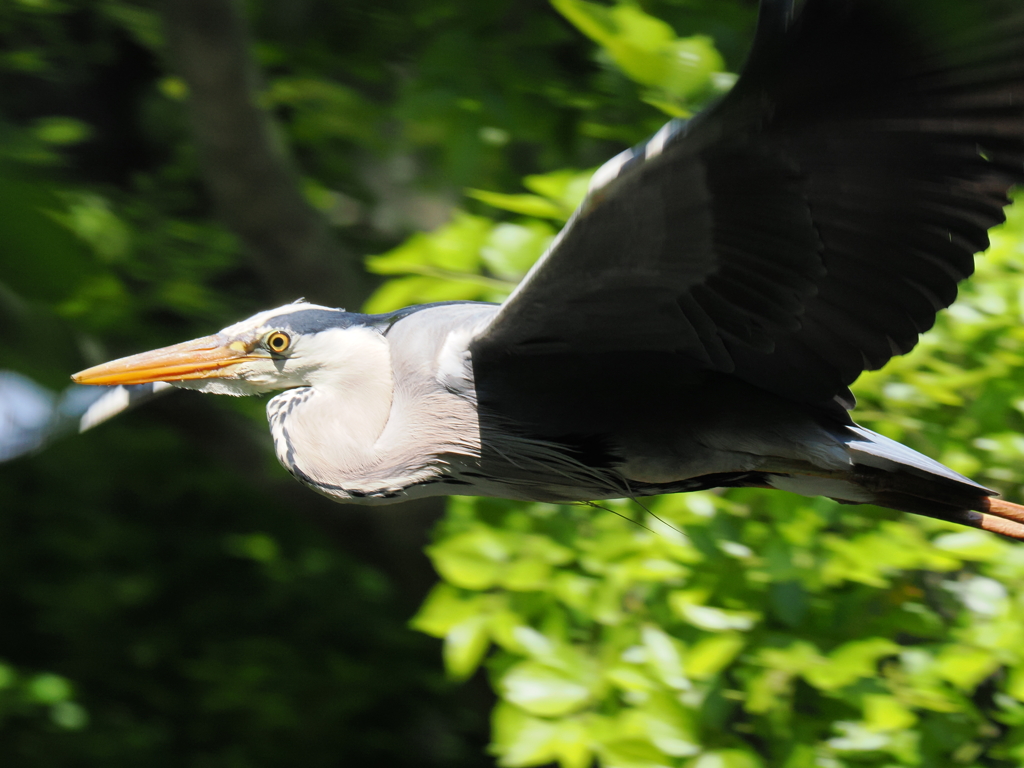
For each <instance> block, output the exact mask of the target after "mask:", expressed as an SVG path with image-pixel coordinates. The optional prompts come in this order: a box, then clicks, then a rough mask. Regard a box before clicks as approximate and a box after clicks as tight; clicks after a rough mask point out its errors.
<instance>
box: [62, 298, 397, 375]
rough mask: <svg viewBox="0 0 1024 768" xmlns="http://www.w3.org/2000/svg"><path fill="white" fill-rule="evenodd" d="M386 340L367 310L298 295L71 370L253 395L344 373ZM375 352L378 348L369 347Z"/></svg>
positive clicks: (381, 348)
mask: <svg viewBox="0 0 1024 768" xmlns="http://www.w3.org/2000/svg"><path fill="white" fill-rule="evenodd" d="M386 349H387V342H386V341H385V339H384V336H383V334H382V333H381V331H380V329H378V328H377V327H376V326H375V325H374V324H373V323H372V322H371V318H369V317H368V316H366V315H360V314H355V313H351V312H345V311H344V310H340V309H331V308H328V307H321V306H318V305H316V304H307V303H305V302H296V303H294V304H288V305H286V306H284V307H278V308H277V309H271V310H268V311H266V312H260V313H259V314H256V315H253V316H252V317H250V318H249V319H247V320H243V321H241V322H240V323H235V324H234V325H231V326H228V327H227V328H225V329H224V330H222V331H220V332H219V333H215V334H213V335H212V336H204V337H203V338H200V339H194V340H192V341H186V342H183V343H181V344H175V345H173V346H170V347H163V348H162V349H156V350H153V351H151V352H143V353H141V354H138V355H132V356H131V357H124V358H121V359H120V360H114V361H111V362H109V363H103V364H102V365H97V366H95V367H93V368H89V369H87V370H84V371H81V372H79V373H76V374H75V375H74V376H72V377H71V379H72V380H73V381H75V382H76V383H78V384H98V385H117V384H147V383H150V382H155V381H165V382H169V383H171V384H174V385H175V386H177V387H183V388H185V389H196V390H199V391H201V392H210V393H214V394H222V395H258V394H262V393H266V392H273V391H275V390H279V389H288V388H291V387H303V386H311V385H315V384H316V383H317V382H318V381H319V380H321V379H323V378H326V377H330V378H331V379H332V380H338V379H344V378H345V377H346V375H350V374H352V373H353V372H358V371H359V370H360V369H362V368H364V367H365V365H366V363H367V360H368V359H379V355H380V353H381V352H384V353H385V354H386ZM373 353H377V354H373Z"/></svg>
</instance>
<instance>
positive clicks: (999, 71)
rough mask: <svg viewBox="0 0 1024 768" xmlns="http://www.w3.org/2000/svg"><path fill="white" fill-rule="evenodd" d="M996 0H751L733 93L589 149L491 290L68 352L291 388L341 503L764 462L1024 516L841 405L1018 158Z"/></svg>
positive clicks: (279, 423)
mask: <svg viewBox="0 0 1024 768" xmlns="http://www.w3.org/2000/svg"><path fill="white" fill-rule="evenodd" d="M935 8H939V9H940V10H942V14H936V13H933V11H934V10H935ZM1007 8H1008V6H1006V5H1003V4H1002V3H1000V2H998V0H982V1H981V2H977V3H966V2H963V1H962V0H934V1H933V2H932V3H921V2H918V0H807V2H805V3H804V4H803V5H801V6H800V7H799V8H796V7H794V5H793V4H792V3H791V2H785V1H784V0H763V2H762V8H761V19H760V22H759V28H758V33H757V37H756V39H755V43H754V47H753V50H752V53H751V55H750V58H749V60H748V63H747V66H746V67H745V70H744V72H743V74H742V76H741V77H740V79H739V81H738V82H737V84H736V86H735V87H734V89H733V90H732V91H731V92H730V93H729V94H728V95H727V96H726V97H725V98H724V99H722V100H721V101H720V102H719V103H718V104H716V105H714V106H713V107H712V108H710V109H708V110H706V111H705V112H703V113H701V114H699V115H697V116H696V117H694V118H693V119H692V120H690V121H688V122H687V121H680V120H673V121H671V122H670V123H669V124H667V125H666V126H665V127H664V128H663V129H662V130H661V131H659V132H658V133H657V134H656V135H655V136H654V137H652V139H651V140H649V141H648V142H646V143H645V144H643V145H641V146H639V147H636V148H634V149H632V150H627V151H626V152H624V153H622V154H620V155H619V156H617V157H616V158H613V159H612V160H611V161H609V163H607V164H606V165H605V166H604V167H602V168H601V169H599V170H598V172H597V173H596V174H595V177H594V180H593V181H592V184H591V191H590V194H589V195H588V197H587V199H586V200H585V201H584V202H583V204H582V205H581V206H580V208H579V210H578V211H577V212H576V213H575V214H574V215H573V217H572V219H571V220H570V221H569V223H568V224H567V225H566V227H565V228H564V229H563V231H562V232H561V233H560V234H559V235H558V237H557V238H556V239H555V242H554V243H553V244H552V246H551V248H550V249H549V251H548V252H547V253H546V254H545V255H544V256H543V257H542V258H541V259H540V260H539V261H538V262H537V264H536V265H535V266H534V267H533V269H531V271H530V272H529V273H528V274H527V276H526V277H525V278H524V279H523V281H522V283H521V284H520V285H519V287H518V288H517V289H516V290H515V292H513V294H512V296H510V298H509V299H508V300H507V301H505V302H504V303H503V304H502V305H500V306H498V305H491V304H482V303H473V302H454V303H444V304H437V305H426V306H421V307H411V308H408V309H405V310H400V311H399V312H396V313H392V314H389V315H360V314H357V313H349V312H344V311H342V310H336V309H330V308H327V307H321V306H317V305H312V304H307V303H304V302H299V303H296V304H292V305H287V306H285V307H280V308H278V309H275V310H270V311H267V312H263V313H260V314H258V315H256V316H254V317H252V318H250V319H249V320H246V321H243V322H241V323H238V324H236V325H234V326H231V327H229V328H226V329H224V330H223V331H221V332H220V333H219V334H216V335H215V336H211V337H207V338H205V339H199V340H196V341H194V342H187V343H185V344H183V345H176V346H174V347H168V348H166V349H163V350H157V351H156V352H151V353H144V354H142V355H137V356H134V357H130V358H126V359H124V360H120V361H115V362H113V363H107V364H105V365H101V366H97V367H96V368H92V369H90V370H88V371H84V372H82V373H81V374H77V376H76V377H75V378H76V380H78V381H80V382H83V383H92V384H108V385H139V384H152V383H153V382H171V383H173V384H175V385H176V386H183V387H187V388H193V389H199V390H202V391H207V392H215V393H221V394H234V395H247V394H262V393H266V392H271V391H275V390H280V389H284V390H285V391H284V392H283V393H282V394H280V395H277V396H276V397H274V398H273V399H272V400H271V401H270V402H269V404H268V409H267V410H268V417H269V421H270V426H271V432H272V434H273V437H274V444H275V448H276V451H277V455H278V457H279V459H280V460H281V463H282V464H283V465H284V466H285V467H286V468H287V469H288V470H289V472H291V473H292V474H293V475H294V476H295V477H296V478H298V479H299V480H300V481H301V482H303V483H305V484H306V485H308V486H310V487H311V488H313V489H315V490H317V491H319V492H320V493H323V494H326V495H328V496H331V497H333V498H336V499H338V500H342V501H357V502H363V503H380V502H387V501H399V500H402V499H406V498H412V497H416V496H423V495H438V494H471V495H490V496H501V497H507V498H515V499H527V500H539V501H556V502H561V501H588V500H596V499H605V498H613V497H640V496H646V495H651V494H656V493H673V492H682V491H692V490H698V489H705V488H712V487H720V486H764V487H774V488H781V489H785V490H793V491H796V492H800V493H805V494H810V495H814V494H822V495H826V496H829V497H831V498H834V499H837V500H839V501H842V502H847V503H867V502H871V503H878V504H882V505H885V506H889V507H892V508H894V509H901V510H905V511H910V512H916V513H919V514H925V515H931V516H933V517H939V518H942V519H946V520H953V521H956V522H960V523H964V524H967V525H973V526H975V527H982V528H987V529H990V530H998V531H1000V532H1002V533H1007V534H1009V535H1013V536H1017V537H1020V538H1024V508H1018V507H1016V506H1015V505H1012V504H1009V503H1007V502H1000V501H997V500H992V499H991V498H990V497H991V496H992V495H993V494H992V492H991V491H989V490H987V489H986V488H984V487H982V486H980V485H978V484H976V483H974V482H973V481H971V480H969V479H967V478H965V477H962V476H960V475H958V474H956V473H955V472H953V471H952V470H950V469H948V468H946V467H944V466H942V465H941V464H939V463H937V462H935V461H932V460H931V459H928V458H927V457H925V456H923V455H921V454H919V453H917V452H915V451H912V450H911V449H909V448H907V447H906V446H902V445H900V444H898V443H895V442H893V441H891V440H888V439H886V438H884V437H882V436H880V435H877V434H875V433H873V432H870V431H869V430H866V429H863V428H861V427H859V426H857V425H856V424H855V423H854V422H853V421H852V420H851V419H850V417H849V415H848V410H849V409H850V408H852V406H853V397H852V395H851V394H850V393H849V390H848V386H849V384H851V383H852V382H853V381H854V379H855V378H856V377H857V376H858V375H859V374H860V372H861V371H863V370H865V369H873V368H878V367H881V366H882V365H883V364H884V363H885V362H886V361H887V360H888V359H890V358H891V357H892V356H893V355H897V354H902V353H904V352H906V351H908V350H909V349H911V348H912V347H913V346H914V344H915V343H916V342H917V339H918V336H919V334H920V333H922V332H924V331H925V330H927V329H928V328H929V327H930V326H931V325H932V323H933V322H934V318H935V314H936V312H937V311H939V310H940V309H942V308H944V307H946V306H948V305H949V304H950V303H951V302H952V301H953V299H954V298H955V296H956V288H957V283H958V281H960V280H962V279H963V278H965V277H967V276H968V275H969V274H970V273H971V271H972V270H973V258H972V257H973V254H974V253H975V252H977V251H980V250H984V248H986V247H987V245H988V238H987V230H988V229H989V228H990V227H991V226H993V225H995V224H997V223H999V222H1001V221H1002V220H1003V213H1002V208H1003V206H1004V205H1006V204H1007V203H1008V202H1009V199H1008V197H1007V195H1008V192H1009V190H1010V189H1011V188H1012V187H1013V186H1014V185H1015V184H1017V183H1019V182H1021V181H1024V14H1021V13H1020V12H1013V11H1012V9H1011V11H1007V10H1006V9H1007ZM990 513H991V514H990ZM992 515H996V517H993V516H992Z"/></svg>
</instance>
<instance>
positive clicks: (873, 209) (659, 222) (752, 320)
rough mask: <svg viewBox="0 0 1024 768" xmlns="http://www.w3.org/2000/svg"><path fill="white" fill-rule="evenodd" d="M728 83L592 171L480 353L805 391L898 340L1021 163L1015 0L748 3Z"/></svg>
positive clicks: (946, 293) (905, 345) (839, 378)
mask: <svg viewBox="0 0 1024 768" xmlns="http://www.w3.org/2000/svg"><path fill="white" fill-rule="evenodd" d="M761 5H762V7H761V18H760V21H759V25H758V33H757V36H756V39H755V43H754V48H753V50H752V52H751V55H750V57H749V59H748V62H747V65H746V67H745V68H744V72H743V75H742V76H741V78H740V79H739V81H738V82H737V84H736V86H735V88H734V89H733V90H732V92H731V93H730V94H729V95H728V96H727V97H725V98H724V99H723V100H722V101H721V102H719V103H718V104H717V105H716V106H714V107H713V108H711V109H710V110H708V111H706V112H704V113H701V114H700V115H698V116H696V117H695V118H694V119H692V120H691V121H689V122H688V123H683V122H680V121H673V122H672V123H669V124H668V125H667V126H665V128H663V129H662V131H659V133H658V134H656V135H655V137H654V138H652V140H651V141H649V142H648V143H647V144H645V145H642V146H640V147H638V148H636V149H634V150H630V151H628V152H625V153H623V154H622V155H620V156H619V157H617V158H615V159H614V160H612V161H611V162H610V163H608V164H607V165H606V166H604V167H603V168H602V169H600V170H599V171H598V173H597V175H596V176H595V183H594V184H592V191H591V194H590V195H589V197H588V198H587V199H586V200H585V201H584V203H583V205H582V206H581V207H580V209H579V210H578V211H577V212H576V214H575V215H574V217H573V219H572V220H571V221H570V222H569V224H567V225H566V227H565V229H564V230H563V231H562V233H561V234H560V235H559V238H558V239H557V240H556V242H555V244H554V245H553V246H552V248H551V249H550V250H549V252H548V253H547V254H546V255H545V256H544V257H543V258H542V259H541V261H539V262H538V263H537V265H536V266H535V267H534V269H533V270H532V271H531V272H530V274H529V275H527V277H526V278H525V279H524V280H523V282H522V284H521V285H520V286H519V287H518V288H517V289H516V291H515V292H514V293H513V294H512V296H511V297H509V299H508V300H507V301H506V302H505V304H504V305H503V306H502V308H501V310H500V311H499V312H498V313H497V315H496V316H495V318H494V320H493V322H492V323H491V324H490V325H489V326H488V327H486V328H485V329H484V330H483V331H482V332H481V333H480V334H479V335H478V337H477V338H476V339H475V341H474V343H473V352H474V354H481V355H493V354H498V355H502V354H536V353H544V352H561V353H565V352H570V351H578V352H583V353H588V352H615V351H625V350H649V351H651V350H656V351H666V352H674V353H679V354H681V355H685V356H687V357H688V358H689V359H691V360H692V361H693V364H694V365H695V366H696V367H700V368H706V369H712V370H717V371H722V372H727V373H732V374H734V375H735V376H737V377H739V378H741V379H743V380H745V381H748V382H750V383H753V384H755V385H757V386H760V387H762V388H764V389H767V390H769V391H772V392H775V393H778V394H781V395H783V396H786V397H789V398H792V399H796V400H800V401H804V402H809V403H821V402H827V401H829V400H831V399H832V398H834V397H837V396H838V397H842V396H843V394H844V393H845V392H846V391H847V390H846V387H847V385H849V384H850V383H851V382H853V380H854V379H856V378H857V376H858V375H859V374H860V372H861V371H862V370H865V369H875V368H879V367H881V366H882V365H883V364H884V363H885V362H886V361H887V360H888V359H889V358H890V357H892V356H893V355H897V354H902V353H904V352H907V351H908V350H910V349H911V348H912V347H913V346H914V345H915V344H916V343H917V339H918V335H919V334H920V333H922V332H923V331H925V330H927V329H928V328H930V327H931V326H932V324H933V323H934V320H935V314H936V312H937V311H938V310H940V309H942V308H944V307H947V306H949V304H950V303H952V301H953V300H954V298H955V297H956V291H957V283H958V282H959V281H960V280H962V279H964V278H965V277H967V276H968V275H970V274H971V272H972V271H973V267H974V264H973V255H974V254H975V253H976V252H978V251H981V250H984V249H985V248H986V247H988V236H987V230H988V229H989V228H990V227H992V226H994V225H995V224H998V223H1000V222H1002V221H1003V220H1004V216H1003V211H1002V208H1003V206H1005V205H1006V204H1007V203H1008V199H1007V193H1008V191H1009V189H1010V188H1011V187H1012V186H1013V185H1014V184H1015V183H1017V182H1019V181H1022V180H1024V14H1022V13H1021V12H1020V10H1019V8H1020V6H1019V4H1018V3H1015V2H1001V1H1000V0H807V2H806V3H804V4H803V6H801V7H800V9H799V10H798V11H794V9H793V7H792V2H791V0H763V1H762V4H761Z"/></svg>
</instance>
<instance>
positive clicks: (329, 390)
mask: <svg viewBox="0 0 1024 768" xmlns="http://www.w3.org/2000/svg"><path fill="white" fill-rule="evenodd" d="M359 352H360V353H359V355H357V356H352V357H349V358H348V360H347V361H346V365H344V366H339V367H338V368H337V369H335V370H333V371H331V370H325V371H321V372H320V373H319V374H318V375H317V376H316V377H315V378H313V379H311V380H310V386H308V387H300V388H297V389H291V390H288V391H286V392H282V393H281V394H280V395H278V396H277V397H275V398H273V399H272V400H271V401H270V402H269V403H268V404H267V417H268V419H269V421H270V427H271V432H272V433H273V435H274V446H275V449H276V450H277V455H278V459H280V461H281V463H282V464H284V466H285V468H286V469H288V470H289V471H290V472H292V473H293V474H295V475H296V476H298V477H300V478H301V479H303V480H306V481H307V482H310V481H311V482H312V483H313V484H315V485H323V486H342V485H344V483H345V482H346V480H347V479H348V478H359V477H365V476H366V474H367V471H368V469H369V468H372V467H373V466H374V465H375V464H377V463H378V462H379V456H378V451H377V442H378V438H380V435H381V433H382V432H383V431H384V427H385V426H386V425H387V423H388V418H389V417H390V415H391V404H392V399H393V396H394V380H393V374H392V369H391V358H390V354H389V351H388V346H387V342H386V341H385V340H383V339H380V341H379V343H374V344H367V345H365V346H363V347H362V348H361V349H360V351H359Z"/></svg>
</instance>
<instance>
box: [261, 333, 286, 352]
mask: <svg viewBox="0 0 1024 768" xmlns="http://www.w3.org/2000/svg"><path fill="white" fill-rule="evenodd" d="M264 343H265V344H266V345H267V349H269V350H270V351H271V352H277V353H281V352H284V351H285V350H286V349H288V347H289V346H291V343H292V339H291V336H289V335H288V334H287V333H284V332H283V331H274V332H273V333H270V334H267V338H266V339H265V340H264Z"/></svg>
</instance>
